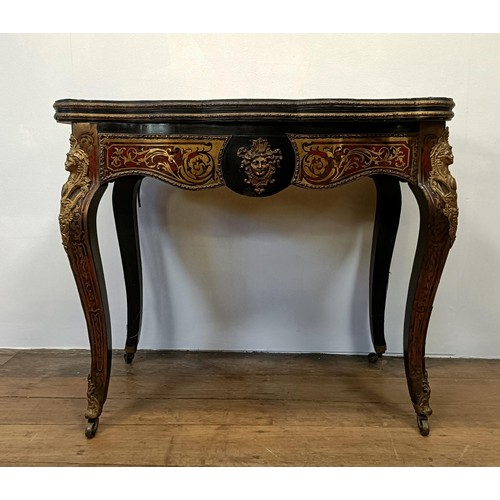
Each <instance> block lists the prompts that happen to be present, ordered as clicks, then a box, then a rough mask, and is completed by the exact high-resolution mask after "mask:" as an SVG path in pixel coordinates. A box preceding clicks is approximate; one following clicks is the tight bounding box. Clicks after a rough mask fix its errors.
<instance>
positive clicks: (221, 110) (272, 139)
mask: <svg viewBox="0 0 500 500" xmlns="http://www.w3.org/2000/svg"><path fill="white" fill-rule="evenodd" d="M453 107H454V103H453V101H452V100H451V99H449V98H419V99H381V100H363V99H361V100H355V99H316V100H255V99H244V100H213V101H122V102H119V101H84V100H73V99H65V100H60V101H57V102H56V103H55V104H54V108H55V110H56V114H55V118H56V120H57V121H59V122H63V123H70V124H71V125H72V134H71V138H70V151H69V153H68V155H67V160H66V164H65V165H66V170H67V171H68V172H69V177H68V180H67V182H66V183H65V184H64V186H63V189H62V194H61V210H60V215H59V222H60V228H61V235H62V241H63V245H64V248H65V250H66V252H67V255H68V258H69V261H70V265H71V268H72V271H73V274H74V277H75V281H76V285H77V288H78V292H79V295H80V298H81V303H82V307H83V311H84V315H85V319H86V323H87V329H88V335H89V340H90V349H91V358H92V361H91V369H90V374H89V376H88V408H87V412H86V418H87V419H88V422H89V423H88V426H87V429H86V435H87V437H93V436H94V435H95V433H96V430H97V426H98V422H99V417H100V415H101V413H102V409H103V405H104V403H105V401H106V395H107V390H108V385H109V378H110V369H111V330H110V322H109V310H108V304H107V295H106V287H105V283H104V276H103V270H102V265H101V260H100V255H99V248H98V242H97V231H96V213H97V208H98V205H99V200H100V198H101V196H102V194H103V192H104V190H105V189H106V187H107V185H108V184H109V183H112V182H113V183H114V190H113V209H114V215H115V222H116V229H117V233H118V240H119V246H120V252H121V257H122V263H123V272H124V278H125V283H126V292H127V307H128V325H127V341H126V346H125V359H126V361H127V362H129V363H130V362H132V359H133V357H134V353H135V352H136V350H137V345H138V341H139V334H140V326H141V315H142V275H141V259H140V249H139V237H138V227H137V212H136V207H137V195H138V190H139V186H140V183H141V181H142V179H143V178H144V177H154V178H157V179H160V180H162V181H165V182H168V183H170V184H172V185H174V186H178V187H180V188H183V189H191V190H198V189H212V188H216V187H222V186H226V187H227V188H229V189H232V190H234V191H236V192H237V193H240V194H243V195H247V196H254V197H262V196H271V195H273V194H275V193H277V192H279V191H281V190H282V189H285V188H286V187H288V186H289V185H295V186H299V187H302V188H306V189H329V188H334V187H335V186H338V185H340V184H343V183H346V182H350V181H353V180H355V179H357V178H359V177H362V176H369V177H371V178H372V179H373V180H374V182H375V186H376V190H377V209H376V215H375V226H374V234H373V245H372V256H371V266H370V323H371V332H372V339H373V345H374V350H375V352H374V353H372V354H371V355H370V360H371V361H373V362H374V361H376V360H377V358H378V357H379V356H381V355H382V354H383V353H384V352H385V351H386V343H385V335H384V314H385V301H386V292H387V286H388V277H389V267H390V262H391V258H392V252H393V248H394V242H395V238H396V233H397V229H398V224H399V216H400V210H401V193H400V187H399V185H400V182H406V183H408V184H409V185H410V188H411V190H412V191H413V193H414V194H415V197H416V199H417V202H418V205H419V208H420V231H419V237H418V244H417V249H416V254H415V260H414V265H413V271H412V275H411V280H410V284H409V289H408V299H407V307H406V315H405V325H404V332H403V335H404V361H405V370H406V378H407V382H408V389H409V394H410V398H411V401H412V403H413V406H414V410H415V413H416V415H417V423H418V427H419V430H420V433H421V434H422V435H427V434H428V433H429V422H428V417H429V416H430V414H431V413H432V411H431V408H430V406H429V398H430V387H429V383H428V378H427V372H426V369H425V342H426V335H427V329H428V324H429V318H430V314H431V310H432V304H433V301H434V297H435V294H436V290H437V287H438V284H439V280H440V278H441V274H442V271H443V268H444V265H445V262H446V258H447V255H448V252H449V250H450V248H451V246H452V244H453V242H454V240H455V235H456V230H457V221H458V206H457V194H456V184H455V180H454V179H453V177H452V176H451V174H450V172H449V168H448V167H449V165H450V164H451V163H452V162H453V155H452V151H451V147H450V145H449V142H448V129H447V127H446V125H445V122H446V121H447V120H450V119H451V118H452V117H453V111H452V110H453Z"/></svg>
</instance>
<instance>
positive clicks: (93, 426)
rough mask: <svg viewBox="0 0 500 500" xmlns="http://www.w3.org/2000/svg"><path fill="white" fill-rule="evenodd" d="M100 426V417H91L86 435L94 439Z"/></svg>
mask: <svg viewBox="0 0 500 500" xmlns="http://www.w3.org/2000/svg"><path fill="white" fill-rule="evenodd" d="M98 427H99V419H98V418H89V424H88V425H87V427H86V429H85V435H86V436H87V438H88V439H92V438H93V437H94V436H95V433H96V432H97V428H98Z"/></svg>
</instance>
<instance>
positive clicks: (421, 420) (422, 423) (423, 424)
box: [417, 415, 430, 436]
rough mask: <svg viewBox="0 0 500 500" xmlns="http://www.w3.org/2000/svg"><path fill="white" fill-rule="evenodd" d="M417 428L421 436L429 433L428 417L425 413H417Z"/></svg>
mask: <svg viewBox="0 0 500 500" xmlns="http://www.w3.org/2000/svg"><path fill="white" fill-rule="evenodd" d="M417 424H418V430H419V431H420V434H421V435H422V436H428V435H429V431H430V429H429V418H428V417H427V416H426V415H417Z"/></svg>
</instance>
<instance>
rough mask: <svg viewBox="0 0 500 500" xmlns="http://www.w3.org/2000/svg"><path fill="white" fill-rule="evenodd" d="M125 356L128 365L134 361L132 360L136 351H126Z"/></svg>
mask: <svg viewBox="0 0 500 500" xmlns="http://www.w3.org/2000/svg"><path fill="white" fill-rule="evenodd" d="M123 357H124V358H125V363H127V365H130V364H131V363H132V360H133V359H134V353H133V352H126V353H125V354H124V355H123Z"/></svg>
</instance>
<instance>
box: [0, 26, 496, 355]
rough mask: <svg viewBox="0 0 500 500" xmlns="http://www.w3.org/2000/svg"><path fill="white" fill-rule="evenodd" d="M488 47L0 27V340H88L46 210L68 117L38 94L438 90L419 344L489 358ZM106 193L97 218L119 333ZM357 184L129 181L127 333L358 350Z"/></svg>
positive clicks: (400, 273) (396, 347) (435, 38)
mask: <svg viewBox="0 0 500 500" xmlns="http://www.w3.org/2000/svg"><path fill="white" fill-rule="evenodd" d="M499 53H500V36H499V35H470V34H462V35H460V34H457V35H413V34H407V35H395V34H391V35H389V34H386V35H383V34H380V35H348V34H345V35H340V34H332V35H303V34H297V35H292V34H283V35H269V34H268V35H256V34H236V35H223V34H219V35H216V34H214V35H201V34H200V35H192V34H178V35H172V34H165V35H147V34H145V35H115V34H109V35H97V34H96V35H92V34H88V35H84V34H73V35H69V34H68V35H64V34H53V35H42V34H34V35H22V34H18V35H15V34H11V35H0V68H1V75H0V100H1V106H0V110H1V111H0V113H1V118H0V147H1V148H2V152H1V155H0V158H1V160H0V161H1V165H0V169H1V176H2V177H1V179H2V182H1V183H0V234H1V244H2V245H1V248H2V259H1V264H0V266H1V267H0V294H1V295H0V296H1V301H0V347H4V348H7V347H21V348H39V347H47V348H49V347H50V348H79V347H87V346H88V342H87V335H86V329H85V324H84V319H83V314H82V312H81V308H80V303H79V299H78V296H77V292H76V288H75V285H74V282H73V278H72V275H71V272H70V268H69V265H68V263H67V259H66V256H65V254H64V251H63V248H62V245H61V243H60V236H59V228H58V223H57V216H58V210H59V195H60V189H61V186H62V184H63V183H64V182H65V180H66V178H67V173H66V172H65V170H64V160H65V155H66V152H67V150H68V148H69V141H68V138H69V134H70V127H69V126H68V125H62V124H57V123H56V122H55V121H54V119H53V109H52V104H53V102H54V101H55V100H57V99H61V98H82V99H211V98H245V97H261V98H266V97H268V98H320V97H331V98H335V97H352V98H395V97H427V96H446V97H452V98H453V99H454V100H455V102H456V107H455V114H456V116H455V118H454V119H453V120H452V121H451V122H450V123H449V127H450V142H451V144H452V146H453V150H454V155H455V163H454V165H452V167H451V168H452V173H453V174H454V176H455V177H456V179H457V183H458V194H459V209H460V217H459V229H458V235H457V240H456V243H455V246H454V247H453V248H452V250H451V253H450V256H449V259H448V262H447V265H446V268H445V271H444V275H443V278H442V280H441V285H440V288H439V290H438V295H437V298H436V301H435V305H434V312H433V316H432V319H431V324H430V328H429V337H428V343H427V346H428V348H427V350H428V353H429V354H431V355H445V356H460V357H495V358H498V357H500V335H499V333H500V331H499V330H500V312H499V311H500V284H499V283H500V275H499V269H500V233H499V230H498V229H497V227H498V222H497V223H495V220H497V218H498V216H499V214H500V201H499V196H498V188H499V187H500V183H499V181H500V97H499V95H498V89H499V88H500V59H499V57H498V54H499ZM403 188H404V189H403V213H402V218H401V229H400V234H399V236H398V240H397V243H396V249H395V255H394V260H393V266H392V271H391V281H390V285H389V295H388V306H387V320H386V328H387V342H388V350H389V352H390V353H396V354H398V353H401V352H402V325H403V316H404V306H405V295H406V287H407V283H408V279H409V273H410V269H411V264H412V259H413V253H414V248H415V241H416V237H417V226H418V211H417V207H416V202H415V201H414V199H413V197H412V194H411V193H410V191H409V189H407V187H406V186H403ZM110 194H111V189H108V191H107V193H106V194H105V196H104V198H103V200H102V202H101V208H100V212H99V231H100V244H101V251H102V256H103V261H104V265H105V270H106V279H107V285H108V293H109V298H110V307H111V317H112V327H113V343H114V347H116V348H121V347H122V346H123V344H124V338H125V323H126V316H125V294H124V286H123V283H122V276H121V267H120V262H119V256H118V249H117V243H116V236H115V231H114V226H113V221H112V216H111V207H110V200H111V197H110ZM374 201H375V198H374V188H373V186H372V183H371V181H370V180H369V179H363V180H360V181H357V182H355V183H353V184H350V185H347V186H344V187H341V188H338V189H335V190H330V191H322V192H308V191H303V190H301V191H298V190H297V189H294V188H290V189H288V190H285V191H283V192H282V193H280V194H278V195H276V196H275V197H272V198H268V199H261V200H254V199H248V198H244V197H241V196H238V195H236V194H234V193H232V192H230V191H229V190H224V189H222V190H214V191H207V192H202V193H191V192H185V191H181V190H178V189H173V188H171V187H169V186H168V185H166V184H162V183H159V182H154V181H150V180H147V181H145V182H144V185H143V189H142V203H143V208H142V209H141V211H140V228H141V239H142V241H141V242H142V252H143V262H144V278H145V284H144V288H145V315H144V321H143V332H142V338H141V344H140V347H142V348H152V349H159V348H174V349H224V350H269V351H291V352H297V351H300V352H302V351H318V352H335V353H365V352H368V351H369V350H370V348H371V346H370V335H369V330H368V302H367V293H368V266H369V256H370V243H371V232H372V224H373V208H374Z"/></svg>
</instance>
